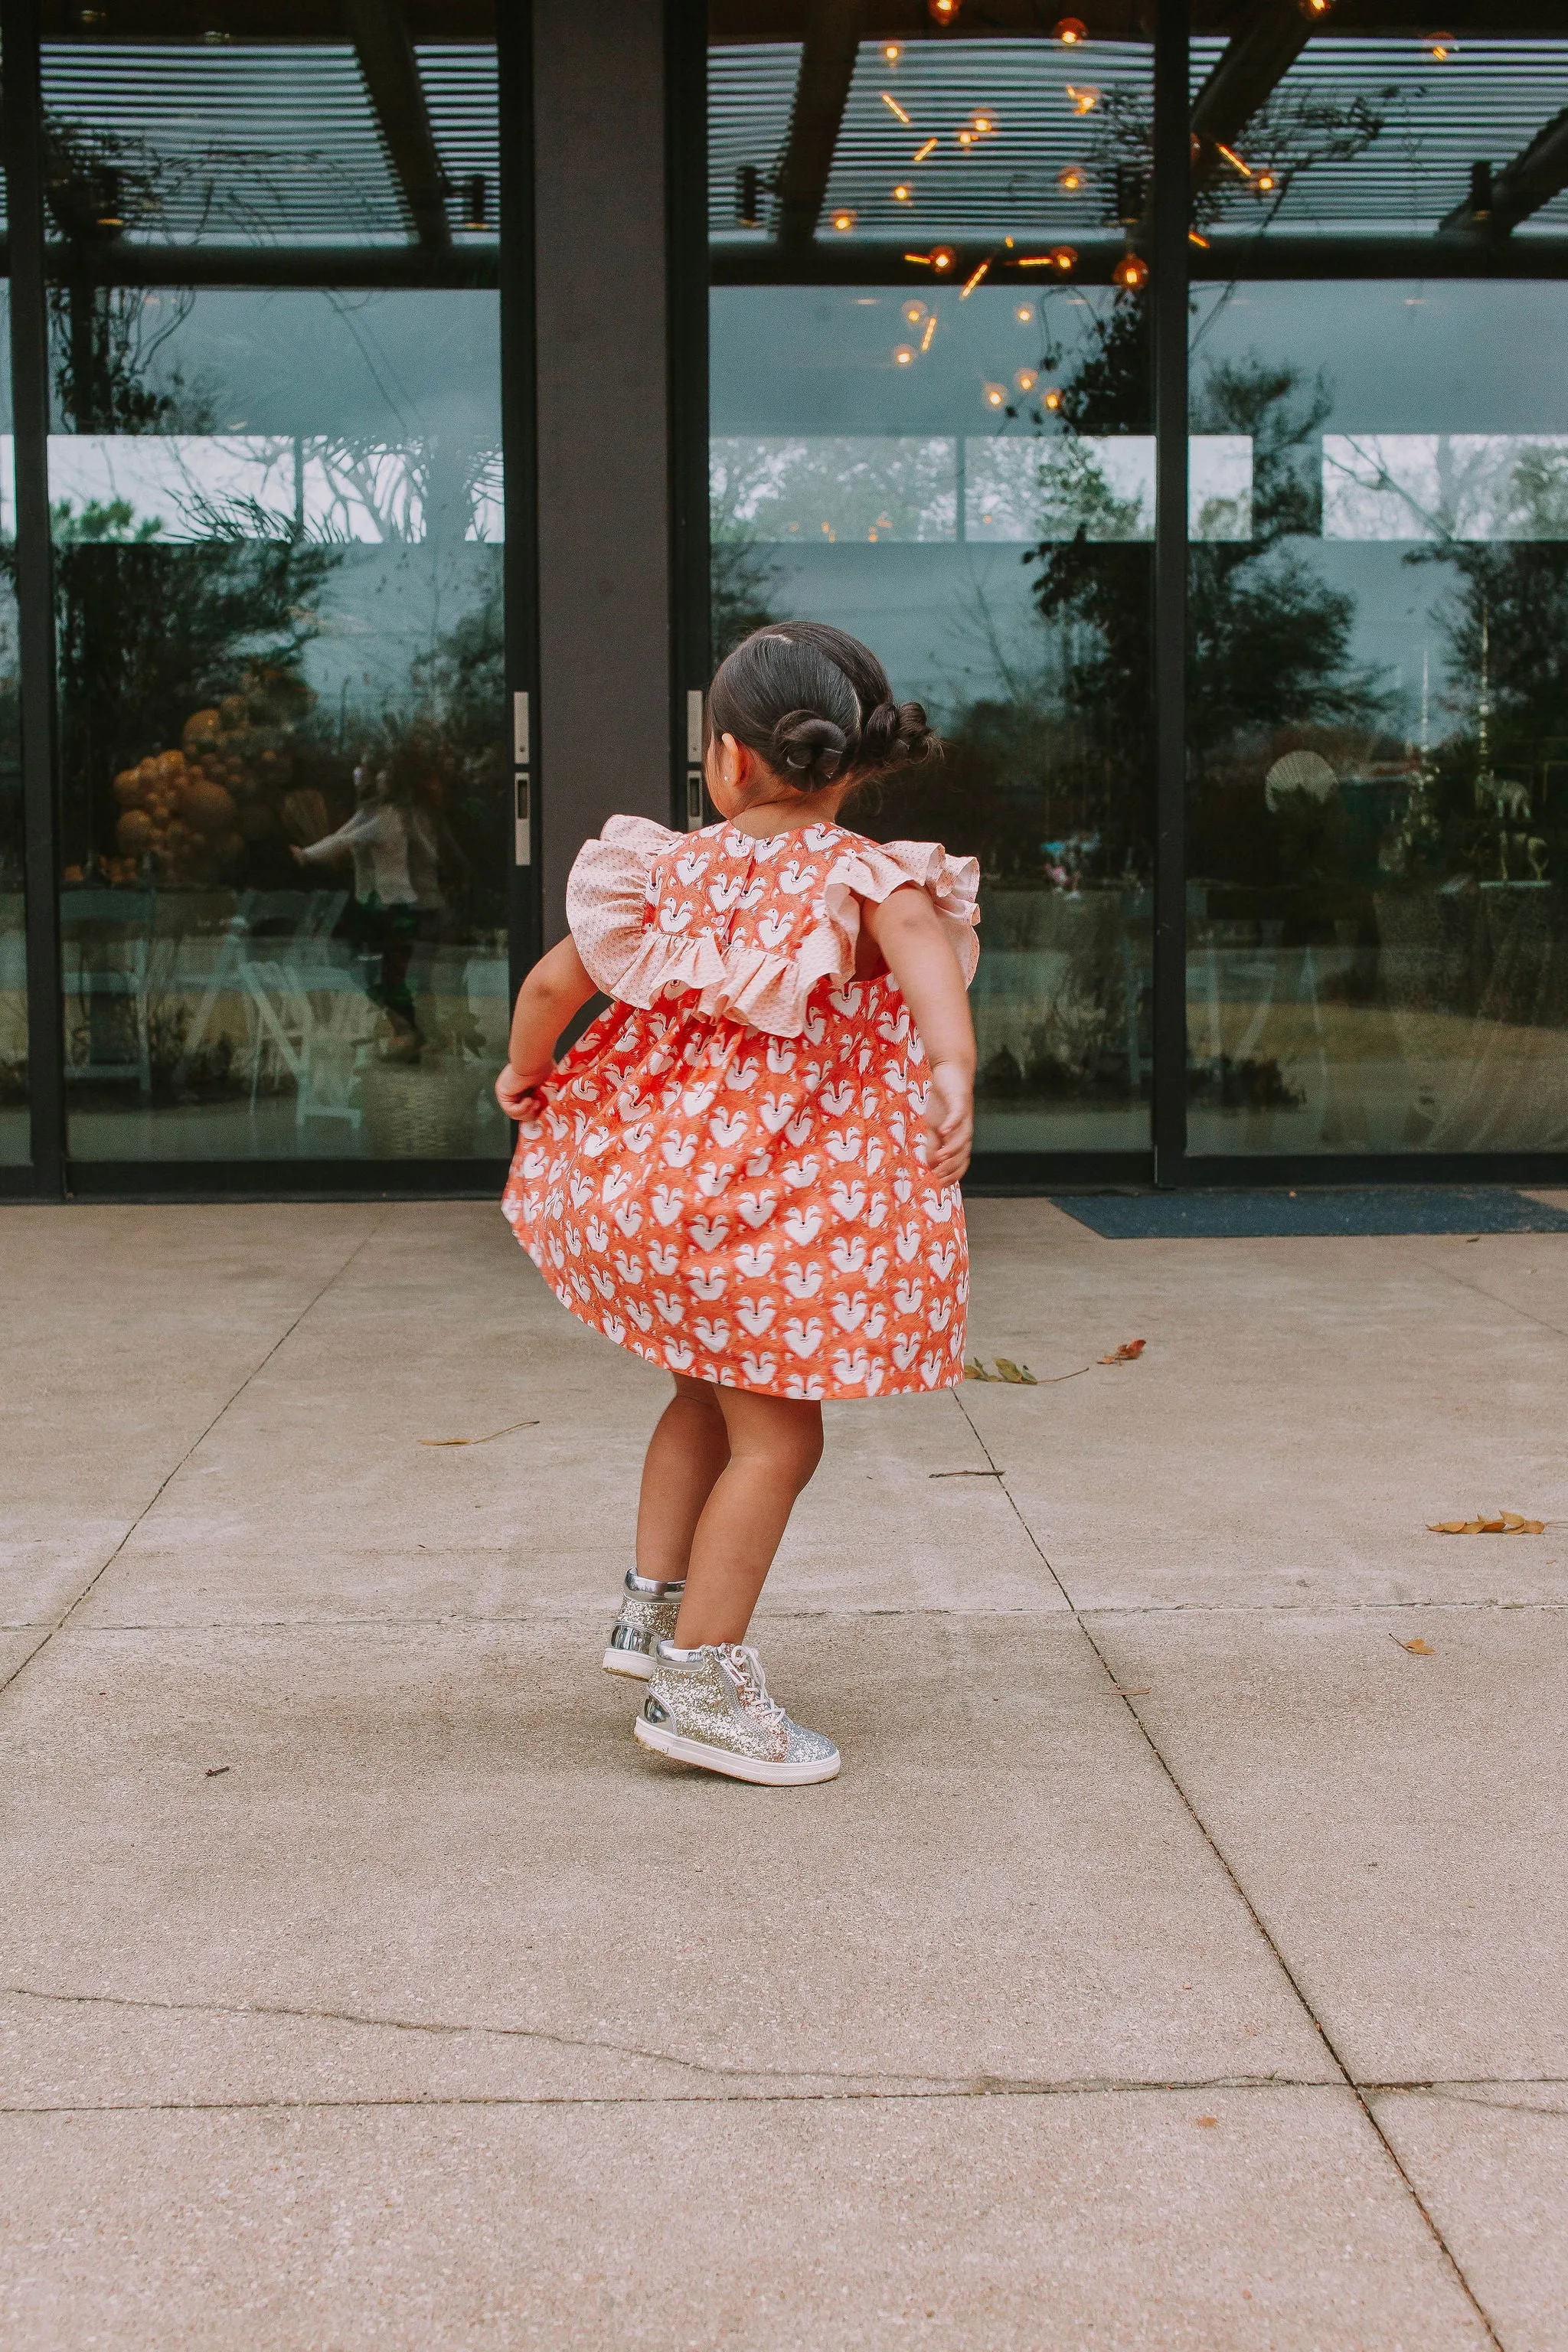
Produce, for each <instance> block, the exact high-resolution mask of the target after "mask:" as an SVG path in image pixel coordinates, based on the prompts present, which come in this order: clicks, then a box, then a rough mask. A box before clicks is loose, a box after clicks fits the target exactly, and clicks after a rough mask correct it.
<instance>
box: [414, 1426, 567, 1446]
mask: <svg viewBox="0 0 1568 2352" xmlns="http://www.w3.org/2000/svg"><path fill="white" fill-rule="evenodd" d="M538 1427H539V1423H538V1422H537V1421H509V1422H508V1423H507V1425H506V1427H505V1428H504V1429H492V1430H491V1432H490V1433H489V1436H488V1437H422V1438H421V1439H420V1440H419V1443H420V1444H421V1445H493V1444H495V1442H496V1439H497V1438H498V1437H510V1435H511V1433H512V1431H513V1430H514V1429H537V1428H538Z"/></svg>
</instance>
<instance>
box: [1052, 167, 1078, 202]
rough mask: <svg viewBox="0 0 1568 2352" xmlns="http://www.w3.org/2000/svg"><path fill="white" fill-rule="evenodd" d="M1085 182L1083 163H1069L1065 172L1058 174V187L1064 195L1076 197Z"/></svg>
mask: <svg viewBox="0 0 1568 2352" xmlns="http://www.w3.org/2000/svg"><path fill="white" fill-rule="evenodd" d="M1083 182H1084V171H1083V165H1082V164H1081V163H1069V164H1068V167H1067V170H1066V171H1065V172H1058V174H1057V185H1058V188H1060V189H1061V191H1062V193H1063V194H1064V195H1068V196H1076V195H1077V194H1078V192H1079V189H1080V188H1081V187H1082V185H1083Z"/></svg>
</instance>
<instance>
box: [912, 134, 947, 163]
mask: <svg viewBox="0 0 1568 2352" xmlns="http://www.w3.org/2000/svg"><path fill="white" fill-rule="evenodd" d="M941 145H942V141H941V140H940V139H938V138H937V137H936V135H935V133H934V132H933V133H932V135H931V138H929V139H927V140H924V141H923V142H921V145H920V146H918V147H917V148H916V149H915V152H914V153H913V154H912V155H911V156H910V163H924V162H925V159H926V157H927V156H928V155H934V154H935V153H936V151H937V149H938V148H939V147H940V146H941Z"/></svg>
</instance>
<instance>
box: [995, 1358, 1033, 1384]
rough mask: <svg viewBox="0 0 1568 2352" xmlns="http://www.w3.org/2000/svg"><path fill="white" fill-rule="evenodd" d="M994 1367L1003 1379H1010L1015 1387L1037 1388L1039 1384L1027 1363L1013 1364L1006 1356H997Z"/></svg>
mask: <svg viewBox="0 0 1568 2352" xmlns="http://www.w3.org/2000/svg"><path fill="white" fill-rule="evenodd" d="M996 1369H997V1370H998V1371H999V1372H1000V1373H1001V1375H1002V1377H1003V1379H1004V1380H1005V1381H1010V1382H1011V1383H1012V1385H1013V1387H1014V1388H1016V1389H1020V1388H1021V1389H1037V1388H1038V1387H1039V1385H1040V1384H1039V1382H1038V1381H1037V1379H1036V1378H1035V1375H1034V1374H1033V1372H1032V1371H1031V1370H1029V1367H1028V1366H1027V1364H1015V1363H1012V1362H1010V1361H1009V1360H1008V1359H1007V1357H1005V1356H998V1357H997V1359H996Z"/></svg>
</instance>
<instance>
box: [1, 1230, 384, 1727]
mask: <svg viewBox="0 0 1568 2352" xmlns="http://www.w3.org/2000/svg"><path fill="white" fill-rule="evenodd" d="M390 1215H391V1210H390V1209H384V1210H383V1212H382V1213H381V1215H380V1216H379V1217H377V1218H376V1219H375V1221H374V1223H373V1224H372V1226H371V1228H370V1230H369V1232H368V1233H367V1234H364V1235H363V1238H362V1239H361V1240H360V1241H358V1242H356V1243H355V1244H354V1246H353V1249H352V1250H350V1252H349V1254H348V1255H347V1257H345V1258H344V1259H343V1260H342V1264H341V1265H338V1266H335V1267H334V1268H333V1270H332V1272H331V1274H330V1275H329V1276H327V1278H326V1280H325V1282H323V1283H322V1284H321V1287H320V1289H319V1290H317V1291H316V1292H315V1293H314V1294H313V1296H312V1297H310V1298H308V1299H307V1300H306V1301H305V1304H304V1306H303V1307H300V1312H299V1313H298V1314H297V1315H296V1316H295V1317H294V1318H293V1321H292V1322H291V1323H289V1325H288V1327H287V1328H285V1329H284V1330H282V1331H280V1332H279V1335H278V1337H277V1339H274V1341H273V1342H272V1345H271V1346H270V1348H268V1349H267V1352H266V1353H265V1355H263V1356H262V1357H260V1358H259V1359H258V1361H257V1362H256V1363H254V1364H252V1366H251V1368H250V1370H248V1371H247V1374H246V1376H245V1378H244V1379H243V1380H242V1381H240V1383H239V1386H238V1387H237V1389H235V1390H233V1391H231V1393H230V1394H229V1395H228V1396H226V1398H225V1399H224V1401H223V1402H222V1404H220V1405H219V1407H218V1409H217V1411H216V1412H215V1413H214V1415H213V1417H212V1419H211V1420H210V1421H209V1422H208V1423H207V1424H206V1426H205V1429H202V1430H200V1431H198V1432H197V1433H196V1435H195V1437H194V1438H193V1439H192V1440H191V1442H190V1444H189V1445H187V1446H186V1448H185V1450H184V1453H183V1454H181V1456H180V1458H179V1460H178V1461H177V1462H176V1463H175V1464H174V1467H173V1469H171V1470H169V1471H167V1472H166V1473H165V1474H164V1475H163V1477H162V1478H161V1479H160V1480H159V1481H158V1484H157V1486H155V1487H154V1488H153V1492H152V1494H151V1495H149V1496H148V1497H147V1500H146V1502H145V1503H143V1505H142V1508H141V1509H140V1510H139V1511H138V1512H137V1514H136V1516H135V1517H134V1518H133V1519H132V1522H131V1524H130V1526H129V1527H128V1528H126V1529H125V1531H124V1533H123V1534H122V1535H121V1538H120V1540H119V1541H118V1543H116V1544H115V1545H114V1547H113V1548H112V1549H111V1550H110V1551H109V1552H108V1553H106V1554H105V1556H104V1558H103V1559H100V1562H99V1564H98V1566H97V1567H96V1568H95V1569H94V1570H93V1571H92V1574H91V1575H90V1576H89V1578H88V1580H87V1582H86V1583H85V1584H84V1585H83V1586H82V1588H81V1591H79V1593H78V1594H77V1596H76V1598H75V1600H74V1601H72V1602H71V1603H70V1605H69V1607H68V1608H67V1609H66V1610H65V1611H64V1612H62V1614H61V1615H60V1616H58V1617H57V1618H56V1619H55V1620H54V1622H53V1623H52V1624H50V1626H49V1627H48V1630H47V1632H46V1633H45V1635H44V1638H43V1640H42V1641H41V1642H38V1643H35V1645H34V1647H33V1648H32V1649H30V1650H29V1651H28V1653H27V1654H26V1657H25V1658H23V1659H22V1660H21V1661H20V1662H19V1663H18V1664H16V1665H15V1666H13V1667H12V1668H11V1671H10V1673H9V1674H7V1675H0V1698H3V1697H4V1696H5V1693H6V1692H7V1691H8V1690H9V1689H10V1688H11V1685H13V1683H15V1682H16V1680H17V1678H18V1676H19V1675H22V1674H24V1673H25V1672H26V1669H27V1667H29V1666H30V1665H31V1664H32V1663H33V1660H34V1659H35V1658H36V1657H38V1656H40V1655H41V1654H42V1653H43V1652H44V1651H45V1650H46V1649H47V1647H48V1645H49V1643H51V1642H52V1641H53V1640H54V1638H55V1636H56V1634H57V1633H63V1632H64V1631H65V1629H66V1627H67V1626H68V1624H69V1623H70V1621H71V1619H72V1618H73V1617H74V1616H75V1614H76V1612H77V1611H78V1610H79V1608H80V1607H81V1605H82V1603H83V1601H86V1600H87V1598H88V1596H89V1594H90V1593H91V1592H92V1591H93V1590H94V1588H95V1586H96V1585H97V1584H98V1583H99V1581H100V1579H101V1578H103V1577H105V1576H107V1575H108V1573H109V1571H110V1569H111V1568H112V1567H113V1565H114V1563H115V1561H116V1560H117V1559H119V1557H120V1555H121V1552H122V1551H123V1550H124V1549H125V1547H126V1545H127V1544H128V1543H129V1542H130V1540H131V1538H132V1536H133V1535H134V1534H135V1533H136V1530H137V1528H139V1527H141V1526H142V1522H143V1521H144V1520H145V1519H146V1518H147V1517H148V1516H149V1515H150V1514H151V1513H152V1512H153V1511H154V1510H156V1508H157V1507H158V1505H159V1503H160V1501H161V1500H162V1499H163V1496H164V1495H165V1494H166V1493H167V1492H168V1490H169V1488H170V1487H171V1486H173V1485H174V1480H175V1479H176V1478H177V1477H178V1476H179V1475H180V1473H181V1471H182V1470H183V1469H184V1466H185V1465H186V1463H187V1462H189V1461H190V1459H191V1458H192V1456H193V1454H195V1453H196V1452H197V1451H198V1449H199V1448H200V1447H201V1446H203V1445H205V1443H206V1441H207V1439H208V1438H209V1437H210V1436H211V1435H212V1433H213V1431H214V1430H215V1429H216V1427H217V1425H218V1423H219V1422H220V1421H221V1420H222V1419H223V1417H224V1415H225V1413H226V1412H228V1411H229V1410H230V1408H231V1407H232V1406H233V1405H235V1404H237V1402H238V1401H239V1399H240V1398H241V1397H242V1396H243V1395H244V1394H245V1391H246V1390H247V1388H248V1387H249V1386H250V1383H251V1381H254V1380H255V1379H256V1378H257V1377H258V1374H259V1373H261V1372H264V1371H265V1370H266V1369H267V1367H268V1364H269V1363H270V1362H271V1361H272V1359H273V1357H274V1356H275V1355H276V1354H277V1353H278V1350H279V1348H281V1347H282V1346H283V1345H284V1343H285V1341H287V1340H289V1339H292V1337H293V1335H294V1333H295V1332H296V1331H297V1330H298V1329H299V1328H300V1324H301V1323H302V1322H303V1321H304V1320H305V1318H306V1316H307V1315H309V1314H310V1312H311V1311H312V1309H313V1308H315V1307H319V1306H320V1305H321V1301H322V1299H323V1298H324V1297H326V1295H327V1293H328V1291H329V1290H331V1287H332V1286H333V1284H334V1283H336V1282H340V1281H341V1280H342V1277H343V1276H344V1275H345V1274H346V1273H347V1272H348V1270H349V1268H350V1266H351V1265H353V1262H354V1260H355V1258H357V1257H358V1256H359V1255H360V1252H361V1251H362V1250H363V1249H366V1248H368V1246H369V1245H370V1244H371V1243H372V1242H373V1241H374V1239H375V1237H376V1235H377V1234H379V1233H380V1231H381V1229H382V1227H383V1226H384V1224H385V1223H386V1221H387V1218H388V1217H389V1216H390Z"/></svg>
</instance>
